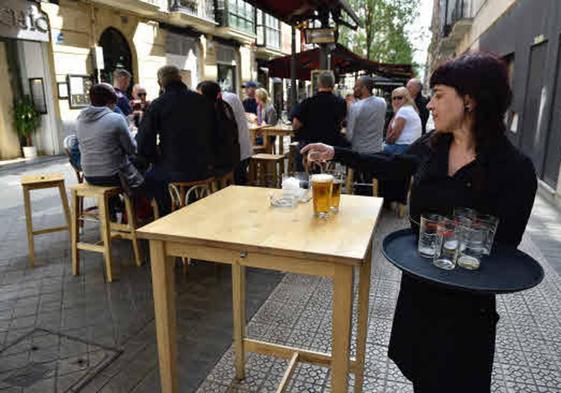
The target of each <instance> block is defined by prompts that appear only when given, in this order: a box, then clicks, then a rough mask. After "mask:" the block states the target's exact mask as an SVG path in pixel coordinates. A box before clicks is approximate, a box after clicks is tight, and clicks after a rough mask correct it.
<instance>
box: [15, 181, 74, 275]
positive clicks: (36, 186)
mask: <svg viewBox="0 0 561 393" xmlns="http://www.w3.org/2000/svg"><path fill="white" fill-rule="evenodd" d="M21 186H22V187H23V202H24V207H25V223H26V227H27V243H28V247H29V263H30V265H31V267H35V262H36V261H37V259H36V255H35V242H34V239H33V237H34V236H37V235H42V234H45V233H52V232H58V231H66V230H68V229H69V228H70V209H69V207H68V199H67V196H66V189H65V187H64V175H62V174H58V173H53V174H43V175H30V176H22V178H21ZM46 188H58V193H59V195H60V200H61V202H62V208H63V211H64V218H65V221H66V225H65V226H60V227H52V228H43V229H38V230H33V219H32V209H31V195H30V193H31V191H32V190H42V189H46Z"/></svg>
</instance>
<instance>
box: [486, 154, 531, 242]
mask: <svg viewBox="0 0 561 393" xmlns="http://www.w3.org/2000/svg"><path fill="white" fill-rule="evenodd" d="M502 180H503V182H502V184H501V187H500V197H499V198H498V201H497V216H498V217H499V220H500V221H499V227H498V229H497V233H496V234H495V243H500V244H504V245H509V246H513V247H517V246H518V245H519V244H520V241H521V240H522V235H524V231H525V230H526V224H527V223H528V219H529V218H530V214H531V212H532V206H533V205H534V198H535V196H536V190H537V178H536V171H535V169H534V165H533V164H532V161H531V160H530V159H529V158H528V157H521V158H520V159H519V160H516V161H514V160H513V162H512V163H511V164H510V165H509V167H508V173H504V174H503V176H502Z"/></svg>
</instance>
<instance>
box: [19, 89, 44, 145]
mask: <svg viewBox="0 0 561 393" xmlns="http://www.w3.org/2000/svg"><path fill="white" fill-rule="evenodd" d="M40 124H41V114H40V113H39V112H37V110H36V109H35V107H34V106H33V102H31V99H30V98H29V96H24V97H23V98H22V99H19V100H16V102H15V103H14V128H15V129H16V133H17V134H18V136H19V137H20V139H21V140H22V141H23V142H24V143H25V145H26V146H31V145H32V142H31V136H32V135H33V134H34V133H35V132H36V131H37V129H38V128H39V126H40Z"/></svg>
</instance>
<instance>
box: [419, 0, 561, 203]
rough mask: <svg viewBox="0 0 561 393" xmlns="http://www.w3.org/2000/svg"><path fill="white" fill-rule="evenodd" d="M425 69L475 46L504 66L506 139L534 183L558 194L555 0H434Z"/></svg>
mask: <svg viewBox="0 0 561 393" xmlns="http://www.w3.org/2000/svg"><path fill="white" fill-rule="evenodd" d="M434 9H435V12H436V13H435V16H434V17H433V42H432V44H431V49H432V51H429V53H431V52H432V56H431V57H429V62H430V64H431V68H432V69H434V67H436V66H437V65H438V63H439V62H441V61H443V60H444V59H446V58H449V57H453V56H455V55H458V54H461V53H464V52H466V51H468V50H475V49H481V50H485V51H491V52H494V53H496V54H498V55H499V56H501V57H502V58H503V59H504V60H505V61H506V62H507V64H508V66H509V72H510V76H511V83H512V89H513V102H512V105H511V108H510V110H509V112H508V115H507V118H506V119H505V121H506V122H507V129H508V130H509V131H508V136H509V138H510V139H511V140H512V141H513V142H514V143H515V145H516V146H518V147H519V148H520V149H521V150H522V151H523V152H525V153H526V154H527V155H528V156H529V157H530V158H531V159H532V161H533V163H534V166H535V168H536V172H537V175H538V178H539V179H540V186H541V187H540V188H541V190H542V191H544V192H545V193H546V194H549V195H550V196H552V197H554V198H556V199H558V200H559V198H561V2H560V1H558V0H542V1H540V2H536V1H532V0H472V1H469V0H435V4H434Z"/></svg>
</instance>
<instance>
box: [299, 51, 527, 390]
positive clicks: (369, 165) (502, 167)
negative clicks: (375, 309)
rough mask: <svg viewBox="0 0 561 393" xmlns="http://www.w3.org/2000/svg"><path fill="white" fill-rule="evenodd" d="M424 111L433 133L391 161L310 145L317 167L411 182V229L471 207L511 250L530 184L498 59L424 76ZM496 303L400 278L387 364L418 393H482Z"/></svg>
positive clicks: (482, 58) (477, 59)
mask: <svg viewBox="0 0 561 393" xmlns="http://www.w3.org/2000/svg"><path fill="white" fill-rule="evenodd" d="M430 85H431V87H432V89H433V91H434V95H433V97H432V99H431V101H430V102H429V104H428V106H427V108H428V109H429V110H431V111H432V115H433V119H434V124H435V128H436V130H435V131H433V132H431V133H428V134H426V135H424V136H423V137H422V138H421V139H419V140H418V141H417V142H415V143H414V144H412V145H411V146H410V147H409V148H408V149H407V151H406V152H405V153H404V154H402V155H399V156H391V155H386V154H384V153H377V154H366V155H361V154H358V153H355V152H352V151H350V150H347V149H343V148H337V147H335V148H334V147H331V146H328V145H324V144H319V143H316V144H310V145H307V146H306V147H304V149H302V153H305V152H310V151H313V152H315V153H318V154H316V155H315V156H316V157H318V158H319V159H322V160H336V161H339V162H342V163H344V164H347V165H349V166H351V167H354V168H357V169H359V170H361V171H369V172H371V173H372V174H373V175H374V176H375V177H377V178H382V179H399V178H403V177H405V176H410V175H413V176H414V180H413V185H412V189H411V196H410V212H411V222H412V226H413V229H414V230H415V231H418V226H417V224H416V223H417V222H419V216H420V215H421V213H428V212H434V213H439V214H451V213H452V211H453V209H454V207H471V208H474V209H476V210H477V211H479V212H481V213H488V214H492V215H494V216H497V217H498V218H499V220H500V223H499V227H498V229H497V233H496V236H495V242H496V243H501V244H502V245H506V246H511V247H517V246H518V244H519V243H520V241H521V239H522V235H523V233H524V230H525V228H526V224H527V222H528V218H529V216H530V212H531V210H532V205H533V202H534V197H535V193H536V187H537V181H536V174H535V171H534V167H533V165H532V162H531V161H530V159H528V157H526V156H525V155H524V154H522V153H521V152H520V151H518V149H516V148H515V147H514V146H513V145H512V144H511V143H510V141H509V140H508V138H507V137H506V135H505V131H506V128H505V124H504V114H505V112H506V110H507V108H508V107H509V105H510V100H511V90H510V87H509V78H508V72H507V69H506V67H505V65H504V64H503V63H502V61H501V60H500V59H498V58H496V57H494V56H493V55H490V54H485V53H469V54H466V55H462V56H460V57H457V58H455V59H453V60H451V61H449V62H447V63H445V64H443V65H441V66H440V67H439V68H438V69H437V70H436V71H435V72H434V73H433V75H432V77H431V80H430ZM498 320H499V315H498V314H497V312H496V305H495V296H494V295H477V294H473V293H468V292H461V291H456V290H452V289H447V288H445V287H441V286H437V285H433V284H431V283H429V282H427V281H421V280H417V279H416V278H414V277H413V276H411V275H408V274H407V273H404V274H403V275H402V278H401V289H400V292H399V298H398V301H397V306H396V310H395V317H394V321H393V327H392V334H391V340H390V347H389V357H390V358H391V359H392V360H393V361H394V362H395V363H396V364H397V365H398V367H399V368H400V370H401V371H402V372H403V374H404V375H405V376H406V377H407V378H408V379H409V380H411V382H412V383H413V386H414V389H415V392H416V393H425V392H429V393H438V392H443V393H444V392H446V393H449V392H466V393H467V392H469V393H476V392H477V393H485V392H490V388H491V371H492V368H493V357H494V353H495V334H496V324H497V321H498Z"/></svg>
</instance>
